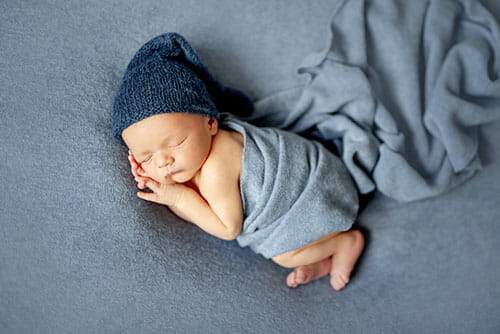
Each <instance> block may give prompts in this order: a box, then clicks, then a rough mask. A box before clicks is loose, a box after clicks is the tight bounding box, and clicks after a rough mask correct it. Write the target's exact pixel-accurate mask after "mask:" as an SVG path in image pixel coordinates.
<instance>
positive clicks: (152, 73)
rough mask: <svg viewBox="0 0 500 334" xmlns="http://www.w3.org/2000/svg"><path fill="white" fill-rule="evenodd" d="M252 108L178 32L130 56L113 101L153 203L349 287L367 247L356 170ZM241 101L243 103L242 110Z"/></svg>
mask: <svg viewBox="0 0 500 334" xmlns="http://www.w3.org/2000/svg"><path fill="white" fill-rule="evenodd" d="M234 108H243V109H245V108H246V109H249V108H251V102H250V100H249V99H248V97H246V96H245V95H244V94H243V93H241V92H239V91H237V90H234V89H231V88H229V87H224V86H222V85H221V84H220V83H219V82H218V81H217V80H215V79H214V77H213V76H212V75H211V74H210V73H209V72H208V70H207V68H206V67H205V66H204V65H203V63H202V62H201V60H200V59H199V57H198V55H197V54H196V53H195V51H194V50H193V49H192V48H191V46H190V45H189V44H188V43H187V42H186V40H185V39H184V38H183V37H182V36H180V35H179V34H177V33H167V34H163V35H160V36H157V37H155V38H153V39H152V40H151V41H149V42H148V43H146V44H145V45H143V46H142V47H141V48H140V50H139V51H138V52H137V53H136V54H135V56H134V58H133V59H132V60H131V62H130V63H129V65H128V67H127V69H126V71H125V74H124V76H123V78H122V80H121V83H120V87H119V90H118V92H117V95H116V97H115V101H114V104H113V135H114V136H115V138H117V139H118V140H120V142H121V143H122V144H124V145H126V146H127V147H128V149H129V161H130V164H131V170H132V174H133V175H134V177H135V180H136V182H137V183H138V187H139V188H140V189H146V188H148V189H149V190H151V192H138V193H137V195H138V196H139V197H140V198H142V199H144V200H147V201H151V202H155V203H158V204H162V205H166V206H168V207H169V208H170V210H171V211H172V212H174V213H175V214H176V215H177V216H179V217H180V218H182V219H184V220H186V221H187V222H191V223H193V224H196V225H197V226H198V227H200V228H201V229H202V230H204V231H205V232H207V233H209V234H211V235H213V236H215V237H217V238H221V239H224V240H236V241H237V242H238V244H239V245H240V246H241V247H246V246H248V247H250V248H251V249H252V250H253V251H254V252H256V253H258V254H261V255H262V256H264V257H265V258H268V259H272V261H274V262H275V263H277V264H278V265H281V266H283V267H285V268H294V270H293V271H292V272H291V273H290V274H289V275H288V276H287V279H286V283H287V285H288V286H290V287H297V286H298V285H300V284H306V283H308V282H311V281H313V280H316V279H319V278H321V277H324V276H326V275H328V274H330V283H331V285H332V287H333V288H334V289H335V290H341V289H342V288H344V287H345V285H346V284H347V283H348V282H349V278H350V274H351V272H352V269H353V268H354V265H355V264H356V261H357V259H358V258H359V256H360V254H361V251H362V249H363V245H364V238H363V235H362V234H361V233H360V232H359V231H357V230H351V227H352V224H353V222H354V220H355V218H356V214H357V211H358V197H357V192H356V188H355V186H354V184H353V182H352V179H351V177H350V175H349V174H348V172H347V169H346V168H345V167H344V165H343V164H342V162H341V160H340V159H339V158H337V157H336V156H335V155H334V154H333V153H332V152H330V151H328V150H327V149H326V148H325V147H324V146H323V145H322V144H321V143H319V142H316V141H313V140H307V139H305V138H303V137H301V136H299V135H297V134H294V133H291V132H286V131H283V130H279V129H273V128H261V127H257V126H254V125H252V124H250V123H247V122H244V121H242V120H239V119H238V118H236V117H235V116H233V115H232V114H231V113H230V111H231V110H234ZM238 111H240V110H239V109H238Z"/></svg>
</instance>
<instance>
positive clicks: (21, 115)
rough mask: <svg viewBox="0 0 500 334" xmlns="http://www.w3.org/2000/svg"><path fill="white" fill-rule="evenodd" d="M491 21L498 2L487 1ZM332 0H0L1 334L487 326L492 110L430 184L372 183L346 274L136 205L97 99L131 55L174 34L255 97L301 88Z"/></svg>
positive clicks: (493, 208)
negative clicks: (398, 189) (406, 194)
mask: <svg viewBox="0 0 500 334" xmlns="http://www.w3.org/2000/svg"><path fill="white" fill-rule="evenodd" d="M484 3H485V4H486V5H487V6H488V8H490V9H492V10H493V11H494V13H495V17H496V18H497V20H498V19H499V18H500V2H498V1H496V0H489V1H484ZM337 5H338V2H337V1H330V0H328V1H327V0H325V1H305V0H304V1H298V0H294V1H289V0H277V1H267V0H266V1H264V0H261V1H260V0H259V1H234V0H231V1H221V0H216V1H215V0H213V1H212V0H207V1H203V2H200V1H194V0H182V1H181V0H178V1H177V0H171V1H168V2H164V1H156V0H145V1H141V2H139V1H120V2H118V1H86V2H81V1H73V0H69V1H58V0H56V1H48V0H41V1H0V46H1V47H0V170H1V176H0V178H1V181H2V192H1V193H0V332H1V333H9V334H10V333H85V334H88V333H200V332H201V333H297V332H298V333H300V332H313V333H332V332H334V333H373V332H376V333H498V332H499V331H500V319H499V317H498V309H500V302H499V301H500V285H499V284H498V282H499V279H500V256H499V255H500V243H499V242H498V236H499V235H500V224H499V223H498V222H499V221H500V209H499V206H498V194H499V193H500V182H498V180H499V179H500V146H499V144H498V143H500V123H499V122H495V123H491V124H488V125H486V126H483V127H480V128H479V130H478V142H479V145H478V149H479V157H480V159H481V162H482V164H483V168H482V169H481V171H479V172H478V173H477V174H476V175H475V176H474V177H472V178H471V179H469V180H468V181H467V182H465V183H463V184H462V185H461V186H460V187H456V188H453V189H452V190H450V191H447V192H445V193H443V194H442V195H440V196H437V197H434V198H432V199H427V200H422V201H416V202H411V203H398V202H396V201H394V200H392V199H390V198H388V197H386V196H384V195H382V194H381V193H378V192H377V193H375V194H374V197H373V198H372V199H371V200H369V201H365V205H364V209H363V210H362V212H361V214H360V216H359V217H358V222H357V224H358V226H360V227H361V228H363V233H364V234H365V236H366V239H367V245H366V249H365V251H364V253H363V255H362V257H361V259H360V261H359V263H358V265H357V267H356V269H355V270H356V272H355V274H354V275H353V277H352V280H351V282H350V283H349V285H348V286H347V287H346V288H345V289H344V290H343V291H341V292H336V291H334V290H333V289H332V288H331V287H330V285H329V282H328V278H324V279H321V280H319V281H315V282H314V283H311V284H308V285H306V286H302V287H299V288H297V289H289V288H287V287H286V285H285V278H286V275H287V274H288V272H289V270H287V269H284V268H281V267H279V266H277V265H276V264H275V263H273V262H272V261H269V260H266V259H264V258H263V257H262V256H260V255H256V254H254V253H253V252H252V251H251V250H250V249H245V248H240V247H239V246H238V245H237V242H236V241H233V242H227V241H223V240H218V239H216V238H214V237H212V236H210V235H208V234H206V233H205V232H203V231H201V230H200V229H199V228H197V227H196V226H194V225H191V224H187V223H185V222H183V221H181V220H180V219H177V218H176V217H175V216H174V215H173V214H171V213H170V211H169V210H168V208H166V207H163V206H160V205H157V204H154V203H148V202H145V201H142V200H139V199H138V198H137V197H136V195H135V193H136V191H138V188H136V184H135V182H134V179H133V177H132V174H131V172H130V168H129V165H128V160H127V150H126V149H124V148H123V147H121V146H120V145H118V144H117V143H116V142H113V141H112V140H110V138H112V129H111V117H110V114H111V110H112V103H113V97H114V94H115V92H116V90H117V89H118V85H119V81H120V78H121V76H122V74H123V71H124V69H125V68H126V66H127V64H128V62H129V61H130V59H131V58H132V57H133V55H134V53H135V52H136V50H138V49H139V47H140V46H141V45H143V44H144V43H145V42H146V41H148V40H150V39H151V38H153V37H154V36H157V35H159V34H161V33H164V32H168V31H178V32H180V33H182V35H183V36H185V37H186V39H187V40H189V41H190V43H191V44H192V45H193V47H194V48H195V49H196V50H197V51H198V52H199V54H200V56H201V57H202V58H203V60H204V62H205V64H206V65H207V67H208V68H210V70H211V72H212V73H213V74H214V76H216V77H217V79H219V80H220V81H221V82H222V83H224V84H225V85H228V86H230V87H234V88H237V89H241V90H242V91H244V92H245V93H247V94H248V95H249V96H250V97H251V98H252V99H253V100H254V101H256V102H258V101H259V100H260V99H262V98H265V97H267V96H271V95H272V94H273V93H278V92H279V91H280V90H282V89H283V88H291V87H297V86H303V85H304V83H305V82H306V81H304V76H302V75H298V74H297V73H296V72H295V70H296V69H297V68H298V67H299V65H300V64H301V63H302V62H303V61H304V59H305V58H306V57H307V56H308V55H310V54H311V53H312V52H319V51H321V50H324V46H325V45H326V44H327V42H329V40H327V37H328V34H329V32H328V31H329V29H330V28H329V22H330V19H331V18H332V14H333V11H334V10H335V8H337Z"/></svg>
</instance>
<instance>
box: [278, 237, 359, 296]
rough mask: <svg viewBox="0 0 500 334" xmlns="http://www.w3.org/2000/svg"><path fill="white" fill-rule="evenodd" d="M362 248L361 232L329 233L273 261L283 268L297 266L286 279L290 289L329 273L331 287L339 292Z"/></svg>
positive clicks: (347, 280)
mask: <svg viewBox="0 0 500 334" xmlns="http://www.w3.org/2000/svg"><path fill="white" fill-rule="evenodd" d="M363 246H364V238H363V235H362V234H361V232H359V231H356V230H351V231H347V232H340V233H333V234H331V235H328V236H326V237H323V238H321V239H319V240H317V241H315V242H312V243H310V244H309V245H306V246H305V247H303V248H300V249H298V250H295V251H292V252H289V253H285V254H282V255H279V256H276V257H274V258H273V261H274V262H276V263H278V264H280V265H282V266H284V267H286V268H293V267H297V268H296V269H295V270H294V271H293V272H292V273H290V274H289V275H288V277H287V284H288V285H289V286H291V287H295V286H297V285H299V284H305V283H308V282H310V281H311V280H314V279H318V278H321V277H323V276H325V275H327V274H328V272H329V273H330V276H331V277H330V283H331V285H332V287H333V288H334V289H335V290H340V289H342V288H343V287H344V286H345V285H346V284H347V282H349V277H350V275H351V271H352V269H353V268H354V265H355V264H356V261H357V260H358V258H359V255H360V254H361V251H362V250H363ZM330 258H331V259H330ZM329 262H330V263H329ZM327 269H328V271H327Z"/></svg>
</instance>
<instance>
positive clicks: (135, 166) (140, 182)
mask: <svg viewBox="0 0 500 334" xmlns="http://www.w3.org/2000/svg"><path fill="white" fill-rule="evenodd" d="M128 161H130V165H131V170H132V174H133V175H134V178H135V181H136V182H137V186H138V187H139V189H144V188H145V184H146V181H147V180H149V178H148V177H147V175H146V171H145V170H143V169H142V167H141V166H140V165H139V163H138V162H137V161H136V160H135V158H134V155H133V154H132V153H131V152H130V151H128ZM140 174H142V175H144V176H141V175H140Z"/></svg>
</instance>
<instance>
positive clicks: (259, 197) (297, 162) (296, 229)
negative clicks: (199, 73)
mask: <svg viewBox="0 0 500 334" xmlns="http://www.w3.org/2000/svg"><path fill="white" fill-rule="evenodd" d="M221 127H224V128H226V129H230V130H233V131H237V132H240V133H241V134H242V135H243V137H244V143H245V146H244V149H243V161H242V172H241V177H240V192H241V198H242V202H243V215H244V221H243V227H242V231H241V233H240V235H239V236H238V237H237V238H236V241H237V242H238V244H239V245H240V246H241V247H247V246H248V247H250V249H252V250H253V251H254V252H256V253H258V254H262V256H264V257H265V258H268V259H269V258H271V257H274V256H276V255H280V254H283V253H286V252H288V251H291V250H295V249H298V248H301V247H303V246H305V245H307V244H308V243H310V242H313V241H315V240H318V239H319V238H321V237H323V236H325V235H327V234H330V233H332V232H338V231H346V230H349V229H350V228H351V226H352V224H353V223H354V220H355V219H356V215H357V213H358V208H359V202H358V195H357V190H356V187H355V185H354V183H353V182H352V178H351V176H350V175H349V173H348V171H347V169H346V168H345V166H344V165H343V163H342V161H341V160H340V159H339V158H338V157H336V156H335V155H334V154H333V153H332V152H330V151H328V150H327V149H326V148H325V147H324V146H323V145H322V144H320V143H319V142H316V141H312V140H307V139H304V138H302V137H300V136H299V135H297V134H294V133H292V132H285V131H282V130H279V129H276V128H263V127H255V126H253V125H251V124H249V123H246V122H243V121H239V120H238V119H236V118H235V117H234V116H232V115H229V114H221Z"/></svg>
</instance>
